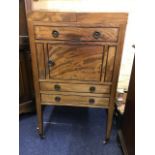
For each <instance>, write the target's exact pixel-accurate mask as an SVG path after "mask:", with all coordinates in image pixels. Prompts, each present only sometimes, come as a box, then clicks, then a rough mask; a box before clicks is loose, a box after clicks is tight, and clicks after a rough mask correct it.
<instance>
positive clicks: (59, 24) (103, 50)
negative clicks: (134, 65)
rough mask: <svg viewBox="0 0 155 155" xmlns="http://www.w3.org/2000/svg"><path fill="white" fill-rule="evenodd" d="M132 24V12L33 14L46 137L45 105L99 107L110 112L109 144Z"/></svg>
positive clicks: (35, 65)
mask: <svg viewBox="0 0 155 155" xmlns="http://www.w3.org/2000/svg"><path fill="white" fill-rule="evenodd" d="M88 19H89V20H88ZM126 23H127V14H126V13H58V12H54V13H52V12H37V11H34V12H32V13H30V14H29V17H28V25H29V36H30V44H31V52H32V66H33V76H34V87H35V94H36V101H37V103H36V107H37V113H38V130H39V134H40V135H41V136H42V135H43V123H42V110H41V109H42V105H55V106H74V107H93V108H95V107H96V108H105V109H107V110H108V119H107V132H106V137H105V139H106V141H107V140H109V138H110V133H111V127H112V116H113V111H114V101H115V92H116V87H117V80H118V75H119V68H120V61H121V56H122V49H123V41H124V35H125V28H126Z"/></svg>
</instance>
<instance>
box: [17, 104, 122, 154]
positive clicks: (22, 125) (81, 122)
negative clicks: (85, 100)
mask: <svg viewBox="0 0 155 155" xmlns="http://www.w3.org/2000/svg"><path fill="white" fill-rule="evenodd" d="M36 126H37V118H36V114H25V115H22V116H20V122H19V131H20V132H19V134H20V135H19V136H20V139H19V140H20V144H19V145H20V150H19V154H20V155H122V151H121V148H120V145H119V143H118V141H117V130H116V125H115V121H114V123H113V129H112V135H111V140H110V142H109V143H108V144H106V145H103V140H104V137H105V128H106V111H105V110H104V109H92V108H90V109H89V108H71V107H46V108H45V109H44V128H45V130H44V131H45V139H43V140H42V139H40V137H39V136H38V134H37V131H36Z"/></svg>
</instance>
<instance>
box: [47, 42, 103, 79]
mask: <svg viewBox="0 0 155 155" xmlns="http://www.w3.org/2000/svg"><path fill="white" fill-rule="evenodd" d="M48 58H49V62H50V66H49V78H50V79H63V80H82V81H100V78H101V68H102V61H103V46H96V45H93V46H92V45H91V46H90V45H52V44H49V45H48ZM51 64H52V65H51Z"/></svg>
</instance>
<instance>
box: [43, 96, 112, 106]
mask: <svg viewBox="0 0 155 155" xmlns="http://www.w3.org/2000/svg"><path fill="white" fill-rule="evenodd" d="M41 102H42V104H44V105H73V106H74V105H75V106H84V105H86V106H108V105H109V98H99V97H89V96H76V95H70V96H69V95H59V94H57V95H56V94H54V95H53V94H41Z"/></svg>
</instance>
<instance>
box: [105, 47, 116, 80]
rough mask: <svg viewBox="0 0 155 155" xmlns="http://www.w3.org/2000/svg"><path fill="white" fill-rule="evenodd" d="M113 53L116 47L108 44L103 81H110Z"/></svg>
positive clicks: (112, 68) (113, 61)
mask: <svg viewBox="0 0 155 155" xmlns="http://www.w3.org/2000/svg"><path fill="white" fill-rule="evenodd" d="M115 54H116V47H115V46H109V48H108V55H107V64H106V73H105V82H112V78H113V70H114V63H115Z"/></svg>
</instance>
